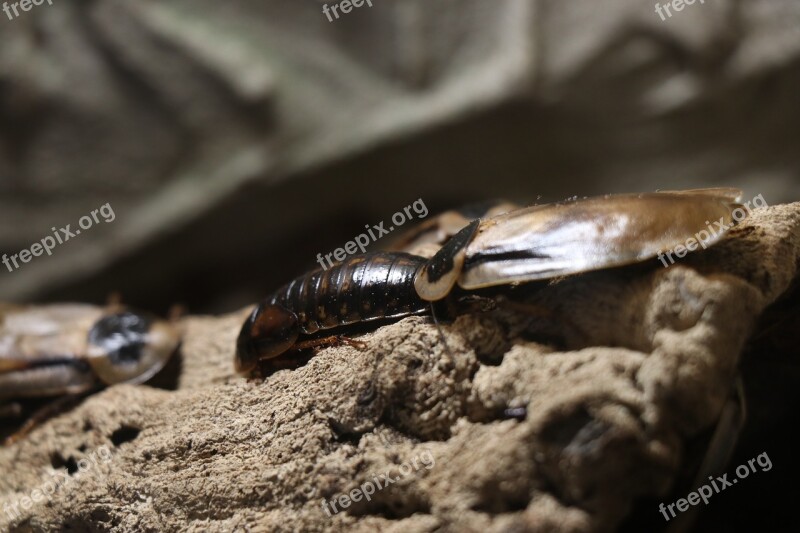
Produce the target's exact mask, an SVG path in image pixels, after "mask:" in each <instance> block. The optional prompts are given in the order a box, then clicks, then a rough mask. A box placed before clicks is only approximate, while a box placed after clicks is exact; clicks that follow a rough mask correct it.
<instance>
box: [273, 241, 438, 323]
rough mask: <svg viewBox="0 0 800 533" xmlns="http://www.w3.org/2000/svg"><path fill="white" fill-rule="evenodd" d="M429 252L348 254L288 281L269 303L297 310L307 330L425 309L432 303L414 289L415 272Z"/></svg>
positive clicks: (401, 314)
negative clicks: (422, 255)
mask: <svg viewBox="0 0 800 533" xmlns="http://www.w3.org/2000/svg"><path fill="white" fill-rule="evenodd" d="M426 261H427V259H425V258H424V257H420V256H416V255H411V254H407V253H402V252H377V253H372V254H366V255H356V256H352V257H348V258H347V259H345V260H344V261H343V262H342V263H339V264H337V265H335V266H333V267H331V268H329V269H328V270H317V271H314V272H310V273H308V274H306V275H304V276H300V277H299V278H296V279H295V280H294V281H292V282H290V283H288V284H287V285H284V286H283V287H281V288H280V289H278V290H277V291H275V293H274V294H273V296H272V298H270V300H269V303H271V304H278V305H281V306H283V307H285V308H286V309H289V310H291V311H292V312H294V313H295V314H296V315H297V317H298V320H299V323H300V328H301V330H302V332H303V333H306V334H310V333H314V332H316V331H318V330H320V329H329V328H334V327H337V326H344V325H347V324H353V323H355V322H362V321H368V320H377V319H381V318H396V317H401V316H407V315H412V314H415V313H419V312H422V311H425V310H426V309H427V308H428V303H427V302H424V301H422V300H421V299H420V298H419V296H417V292H416V291H415V290H414V275H415V274H416V273H417V270H418V269H419V268H420V267H421V266H422V265H424V264H425V262H426Z"/></svg>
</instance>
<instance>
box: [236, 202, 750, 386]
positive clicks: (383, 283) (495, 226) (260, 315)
mask: <svg viewBox="0 0 800 533" xmlns="http://www.w3.org/2000/svg"><path fill="white" fill-rule="evenodd" d="M740 194H741V193H740V191H738V190H735V189H703V190H697V191H674V192H672V191H670V192H659V193H645V194H636V195H611V196H603V197H597V198H589V199H585V200H576V201H571V202H564V203H558V204H547V205H541V206H534V207H529V208H525V209H517V210H515V211H511V212H507V213H505V214H501V215H498V216H495V217H492V218H487V219H485V220H480V219H479V220H474V221H472V222H470V223H468V224H467V226H466V227H464V228H463V229H462V230H461V231H459V232H458V233H457V234H456V235H454V236H453V237H452V238H451V239H450V240H449V241H447V243H446V244H445V245H444V246H443V247H442V248H441V249H440V250H439V252H438V253H437V254H436V255H435V256H434V257H433V258H431V259H426V258H423V257H419V256H414V255H410V254H406V253H402V252H380V253H376V254H366V255H361V256H354V257H351V258H348V259H347V260H345V261H344V262H343V263H341V264H339V265H336V266H334V267H333V268H331V269H329V270H327V271H323V270H316V271H314V272H311V273H309V274H306V275H304V276H301V277H299V278H297V279H296V280H294V281H292V282H291V283H289V284H288V285H285V286H284V287H282V288H281V289H279V290H278V291H276V292H275V293H274V294H273V296H271V297H270V298H268V299H267V300H265V301H264V302H263V303H261V304H260V305H258V306H257V307H256V308H255V309H254V310H253V312H252V313H251V314H250V316H249V317H248V319H247V320H246V321H245V323H244V325H243V326H242V329H241V332H240V334H239V338H238V340H237V351H236V360H235V361H236V369H237V370H238V371H240V372H248V371H251V370H253V369H254V368H255V367H256V366H257V364H258V361H259V360H264V359H272V358H275V357H277V356H279V355H281V354H283V353H284V352H286V351H288V350H290V349H298V348H305V347H312V346H315V345H321V344H323V343H324V341H323V340H320V339H315V338H312V337H311V336H313V335H316V334H318V332H322V331H325V330H334V329H341V328H342V327H343V326H347V325H350V324H355V323H358V322H364V321H369V320H377V319H384V318H400V317H404V316H408V315H411V314H424V313H426V312H429V311H430V310H431V308H430V307H429V305H428V302H434V301H439V300H442V299H445V298H446V297H447V296H449V295H451V292H452V291H453V289H454V286H455V285H456V284H458V286H459V287H460V291H459V292H460V294H461V295H462V296H463V293H464V291H472V290H476V289H481V288H485V287H493V286H498V285H508V284H516V283H521V282H528V281H535V280H542V279H549V278H554V277H558V276H565V275H570V274H578V273H583V272H589V271H592V270H599V269H604V268H610V267H615V266H622V265H627V264H632V263H637V262H642V261H645V260H648V259H653V258H655V257H656V256H657V255H658V254H659V253H660V252H662V251H665V250H670V249H671V248H674V247H675V246H677V245H679V244H682V243H685V242H686V241H687V239H689V238H691V237H692V236H693V235H694V234H695V233H696V232H697V231H698V230H701V229H702V228H705V227H706V225H707V224H708V220H717V219H722V220H724V222H725V224H726V225H727V224H729V223H730V221H731V218H732V215H731V213H732V211H733V210H734V209H735V208H736V207H737V206H738V204H736V201H737V199H738V197H739V195H740ZM722 233H723V232H720V233H719V234H718V235H717V236H716V237H715V239H714V240H713V241H712V242H710V243H707V245H710V244H713V242H716V240H719V238H720V237H721V235H722ZM301 335H303V336H305V337H306V338H305V339H303V340H302V341H301V342H298V341H299V340H300V336H301ZM330 338H331V337H328V338H327V339H325V341H327V340H328V339H330Z"/></svg>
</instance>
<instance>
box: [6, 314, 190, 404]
mask: <svg viewBox="0 0 800 533" xmlns="http://www.w3.org/2000/svg"><path fill="white" fill-rule="evenodd" d="M179 343H180V333H179V331H178V330H177V328H176V327H175V326H174V325H173V324H171V323H169V322H167V321H165V320H161V319H158V318H156V317H155V316H152V315H150V314H147V313H142V312H137V311H132V310H125V309H120V308H114V309H107V308H103V307H97V306H92V305H83V304H55V305H43V306H28V307H21V306H13V305H5V304H0V400H4V399H21V398H39V397H48V396H58V395H62V394H75V393H80V392H85V391H89V390H92V389H93V388H95V387H97V386H100V385H113V384H116V383H131V384H138V383H143V382H145V381H147V380H148V379H150V378H151V377H153V376H154V375H155V374H156V373H157V372H158V371H159V370H161V368H163V366H164V365H165V364H166V363H167V361H168V360H169V358H170V356H172V354H173V353H174V352H175V351H176V348H177V346H178V344H179Z"/></svg>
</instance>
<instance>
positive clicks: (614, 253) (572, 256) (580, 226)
mask: <svg viewBox="0 0 800 533" xmlns="http://www.w3.org/2000/svg"><path fill="white" fill-rule="evenodd" d="M717 190H718V191H719V193H714V192H712V191H714V189H703V190H699V191H695V192H693V191H674V192H663V193H644V194H636V195H611V196H602V197H596V198H588V199H585V200H577V201H573V202H567V203H558V204H547V205H542V206H535V207H529V208H525V209H518V210H516V211H512V212H510V213H506V214H503V215H499V216H496V217H494V218H490V219H487V220H484V221H483V222H482V223H481V225H480V227H479V228H478V231H477V233H476V235H475V237H474V238H473V239H472V240H471V242H470V243H469V245H468V246H467V248H466V260H465V264H464V267H463V270H462V273H461V276H460V278H459V280H458V284H459V285H460V286H461V287H462V288H464V289H478V288H482V287H491V286H494V285H502V284H507V283H513V282H523V281H534V280H540V279H547V278H553V277H558V276H565V275H569V274H578V273H581V272H588V271H592V270H598V269H603V268H609V267H614V266H621V265H626V264H631V263H637V262H641V261H645V260H647V259H652V258H655V257H656V256H657V255H658V254H659V253H662V252H667V251H671V250H672V249H674V248H675V247H676V246H678V245H686V244H687V241H689V239H693V238H694V239H698V238H700V237H702V238H703V242H704V244H705V245H706V246H710V245H712V244H714V243H715V242H717V241H718V240H719V239H720V238H721V237H722V235H723V234H724V233H725V232H726V231H727V230H728V229H730V228H731V227H732V226H733V224H732V215H731V213H732V211H733V210H734V209H736V208H737V207H741V206H739V204H737V203H735V199H736V198H738V196H739V195H740V194H741V192H740V191H737V190H735V189H717ZM743 211H744V210H743ZM718 222H719V223H721V224H722V228H720V227H719V226H718V225H717V223H718Z"/></svg>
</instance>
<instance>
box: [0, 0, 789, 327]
mask: <svg viewBox="0 0 800 533" xmlns="http://www.w3.org/2000/svg"><path fill="white" fill-rule="evenodd" d="M331 3H332V2H331ZM372 3H373V7H368V6H366V5H365V6H364V7H361V8H358V9H354V10H352V12H350V13H348V14H346V15H341V16H340V18H339V19H338V20H334V21H333V22H329V21H328V19H327V17H326V16H325V15H324V14H323V13H322V6H323V4H324V2H318V1H315V0H271V1H264V0H251V1H243V0H231V1H225V2H220V1H214V2H212V1H207V0H171V1H159V2H155V1H134V0H109V1H103V2H93V1H92V2H89V1H81V2H66V1H59V0H56V1H55V2H54V3H53V6H49V5H47V3H45V4H43V5H42V6H38V7H34V8H33V9H32V10H31V11H29V12H25V13H21V15H20V16H19V17H18V18H16V19H14V20H8V19H7V18H6V16H5V15H2V14H0V253H8V254H14V253H18V252H19V250H21V249H23V248H29V247H30V245H31V244H32V243H34V242H37V241H39V240H40V239H42V238H43V237H46V236H48V235H50V234H51V233H52V232H51V230H50V228H51V227H54V226H55V227H62V226H66V224H72V227H73V229H75V227H76V226H77V222H78V219H79V218H80V217H81V216H83V215H86V214H88V213H89V212H91V210H92V209H96V208H98V207H100V206H101V205H103V204H105V203H110V204H111V206H112V207H113V210H114V212H115V215H116V218H115V220H114V221H113V222H111V223H103V222H101V223H99V224H96V225H95V226H94V227H92V228H91V229H90V230H87V231H85V232H83V233H82V234H81V235H80V236H77V237H76V238H74V239H71V240H70V241H69V242H66V243H64V244H63V245H61V246H59V247H57V248H55V249H54V250H53V255H52V256H41V257H36V258H34V259H33V260H31V261H30V263H27V264H24V265H22V267H21V268H19V269H18V270H15V271H13V272H8V270H7V269H6V268H5V267H3V266H0V300H3V301H16V302H28V301H55V300H81V301H94V302H103V301H104V300H105V299H106V298H107V296H108V295H109V294H111V293H113V292H117V291H118V292H119V293H121V295H122V298H123V301H125V302H127V303H129V304H133V305H137V306H139V307H145V308H150V309H151V310H154V311H158V312H163V311H165V310H166V309H167V308H168V307H169V306H170V304H172V303H177V302H180V303H183V304H185V305H186V306H187V307H188V308H189V310H190V311H191V312H222V311H226V310H231V309H234V308H236V307H239V306H242V305H244V304H247V303H250V302H254V301H257V300H258V299H260V298H261V297H263V296H265V295H266V294H267V293H268V292H269V291H270V290H271V289H273V288H275V287H276V286H278V285H280V284H282V283H283V282H285V281H286V280H287V279H289V278H291V277H293V276H295V275H297V274H299V273H301V272H303V271H304V270H305V269H307V268H310V267H313V266H314V265H315V264H316V263H315V261H316V254H317V253H318V252H322V253H327V252H329V251H332V250H333V249H334V248H336V247H339V246H341V245H343V244H344V243H345V242H346V241H348V240H350V239H352V238H353V237H354V236H355V235H356V234H358V233H360V232H361V231H363V227H364V225H365V224H370V225H372V224H378V223H379V222H381V221H383V220H388V219H389V218H390V217H391V215H392V214H393V213H394V212H396V211H398V210H400V209H402V208H403V207H404V206H406V205H409V204H410V203H411V202H413V201H414V200H416V199H417V198H422V199H423V200H424V201H425V203H426V205H427V206H428V207H429V208H430V210H431V215H432V214H433V213H434V212H435V211H438V210H443V209H446V208H449V207H453V206H458V205H460V204H463V203H465V202H469V201H475V200H484V199H490V198H506V199H510V200H514V201H517V202H520V203H530V202H533V201H541V202H543V201H555V200H560V199H563V198H565V197H568V196H573V195H581V196H582V195H594V194H603V193H611V192H634V191H648V190H654V189H658V188H689V187H708V186H716V185H730V186H740V187H742V188H744V189H745V191H746V198H751V197H753V196H754V195H756V194H763V196H764V198H765V199H766V200H767V201H768V202H769V203H770V204H775V203H780V202H785V201H791V200H797V199H800V177H799V176H800V149H799V148H800V143H798V141H800V98H798V95H800V69H799V68H798V67H799V66H800V2H798V1H796V0H782V1H781V0H769V1H742V2H737V1H732V0H706V1H705V3H704V4H700V3H699V2H696V3H695V4H693V5H691V6H686V7H685V8H684V9H683V10H682V11H680V12H674V13H673V16H672V17H670V18H667V19H666V20H661V18H660V17H659V15H658V14H657V13H656V12H655V9H654V7H655V6H654V3H652V2H642V1H641V0H602V1H597V0H571V1H568V2H565V1H563V0H539V1H535V0H491V1H486V0H373V1H372ZM380 244H382V241H379V242H378V243H377V244H375V245H373V249H375V248H376V247H378V246H380Z"/></svg>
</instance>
